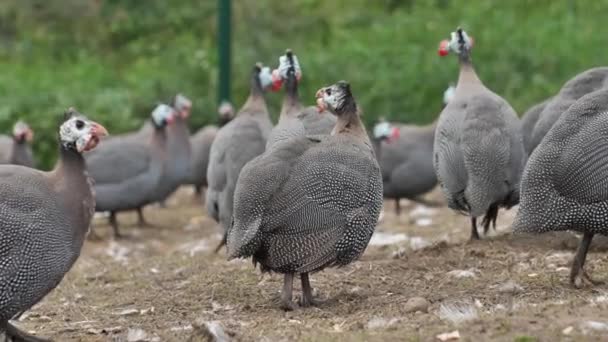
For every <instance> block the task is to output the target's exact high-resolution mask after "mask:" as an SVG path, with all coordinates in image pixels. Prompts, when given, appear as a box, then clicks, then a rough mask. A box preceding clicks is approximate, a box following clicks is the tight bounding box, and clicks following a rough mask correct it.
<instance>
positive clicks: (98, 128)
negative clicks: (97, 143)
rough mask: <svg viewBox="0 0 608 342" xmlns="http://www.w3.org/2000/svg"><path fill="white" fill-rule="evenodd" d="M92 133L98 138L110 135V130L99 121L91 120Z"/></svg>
mask: <svg viewBox="0 0 608 342" xmlns="http://www.w3.org/2000/svg"><path fill="white" fill-rule="evenodd" d="M91 134H92V135H94V136H96V137H98V138H99V137H105V136H107V135H109V133H108V130H107V129H106V128H105V127H103V126H102V125H100V124H98V123H97V122H91Z"/></svg>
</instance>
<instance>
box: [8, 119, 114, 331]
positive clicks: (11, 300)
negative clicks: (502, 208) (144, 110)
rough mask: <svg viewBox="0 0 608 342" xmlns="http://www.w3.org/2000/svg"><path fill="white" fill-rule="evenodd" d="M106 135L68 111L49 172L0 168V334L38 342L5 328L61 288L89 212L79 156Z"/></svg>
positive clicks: (92, 206) (88, 193) (88, 185)
mask: <svg viewBox="0 0 608 342" xmlns="http://www.w3.org/2000/svg"><path fill="white" fill-rule="evenodd" d="M106 134H107V131H106V130H105V128H103V127H102V126H101V125H99V124H97V123H95V122H93V121H90V120H88V119H87V118H85V117H84V116H82V115H81V114H80V113H78V112H77V111H76V110H74V109H72V108H70V109H69V110H68V111H67V112H66V119H65V121H64V122H63V123H62V124H61V126H60V128H59V143H60V147H59V155H60V157H59V161H58V163H57V165H56V166H55V168H54V169H53V170H52V171H50V172H43V171H39V170H35V169H32V168H28V167H23V166H17V165H2V166H0V217H1V218H2V219H1V220H0V228H1V229H0V241H1V243H2V248H0V260H2V261H1V262H0V287H1V288H2V291H0V332H4V334H5V335H6V337H7V339H8V338H12V339H14V340H18V341H43V339H41V338H39V337H36V336H32V335H30V334H28V333H26V332H24V331H22V330H20V329H19V328H17V327H16V326H14V325H13V324H12V323H10V322H9V320H11V319H15V318H16V317H18V316H20V315H21V314H22V313H23V312H25V311H27V310H29V309H30V308H31V307H32V306H34V305H35V304H36V303H38V302H39V301H41V300H42V299H43V298H44V297H45V296H46V295H47V294H48V293H49V292H50V291H52V290H53V289H54V288H55V287H57V285H58V284H59V283H60V282H61V280H62V278H63V276H64V275H65V274H66V273H67V272H68V271H69V270H70V268H71V267H72V265H73V264H74V262H75V261H76V259H77V258H78V256H79V255H80V250H81V248H82V245H83V242H84V239H85V236H86V234H87V232H88V230H89V225H90V222H91V218H92V216H93V213H94V210H95V197H94V193H93V191H92V189H91V180H90V179H89V177H88V176H87V171H86V166H85V161H84V159H83V157H82V155H81V153H82V152H84V151H88V150H91V149H93V148H95V146H96V145H97V144H98V142H99V138H100V137H101V136H104V135H106Z"/></svg>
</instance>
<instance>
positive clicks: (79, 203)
mask: <svg viewBox="0 0 608 342" xmlns="http://www.w3.org/2000/svg"><path fill="white" fill-rule="evenodd" d="M49 178H50V180H51V183H52V184H53V186H54V189H55V191H56V192H57V193H58V195H59V198H61V201H62V203H63V205H64V207H65V208H66V209H67V210H70V211H71V212H73V213H74V215H70V220H71V222H72V225H73V227H81V228H82V230H80V229H79V230H77V231H75V232H74V233H75V235H74V238H75V239H76V240H78V241H82V239H83V238H84V235H85V234H86V232H87V231H88V229H89V225H90V222H91V218H92V217H93V213H94V212H95V196H94V195H93V181H92V179H91V178H90V177H89V176H88V173H87V170H86V162H85V159H84V158H83V156H82V155H81V154H80V153H78V152H77V151H75V150H74V149H73V148H72V147H66V146H63V144H60V147H59V161H58V162H57V164H56V165H55V168H54V169H53V171H51V173H50V177H49ZM79 214H80V215H79Z"/></svg>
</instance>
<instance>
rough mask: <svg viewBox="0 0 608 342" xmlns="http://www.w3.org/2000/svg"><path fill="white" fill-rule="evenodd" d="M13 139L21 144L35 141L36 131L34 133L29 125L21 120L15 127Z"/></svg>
mask: <svg viewBox="0 0 608 342" xmlns="http://www.w3.org/2000/svg"><path fill="white" fill-rule="evenodd" d="M13 139H14V140H15V141H16V142H17V143H20V144H22V143H25V142H31V141H32V140H34V131H32V129H31V128H30V126H29V125H28V124H26V123H25V122H23V121H21V120H19V121H17V122H16V123H15V126H13Z"/></svg>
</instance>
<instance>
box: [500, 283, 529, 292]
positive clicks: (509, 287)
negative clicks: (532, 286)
mask: <svg viewBox="0 0 608 342" xmlns="http://www.w3.org/2000/svg"><path fill="white" fill-rule="evenodd" d="M523 290H524V288H523V287H521V285H519V284H517V283H516V282H514V281H513V280H509V281H507V282H506V283H504V284H502V285H500V286H499V287H498V292H500V293H512V294H516V293H520V292H522V291H523Z"/></svg>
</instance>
